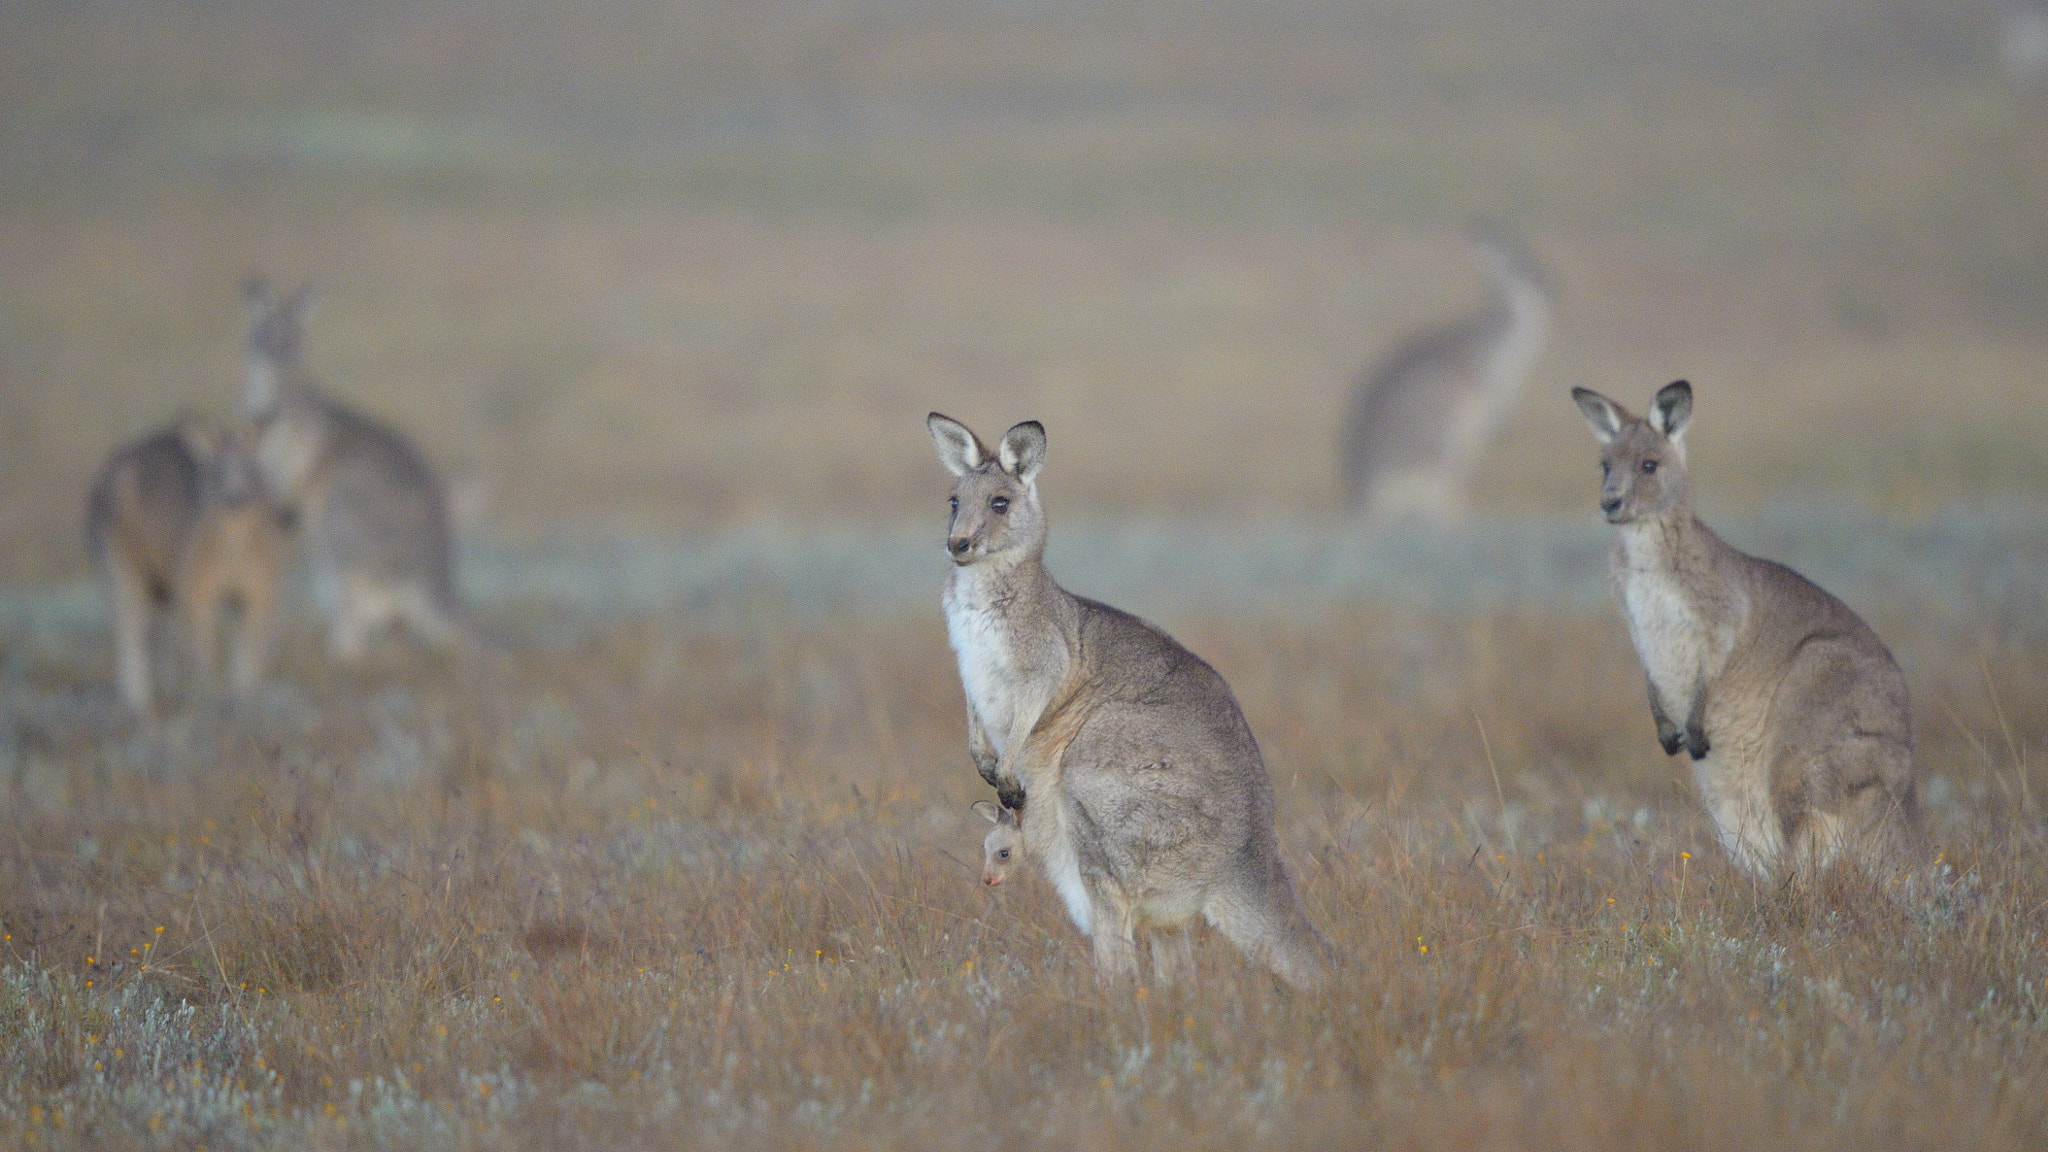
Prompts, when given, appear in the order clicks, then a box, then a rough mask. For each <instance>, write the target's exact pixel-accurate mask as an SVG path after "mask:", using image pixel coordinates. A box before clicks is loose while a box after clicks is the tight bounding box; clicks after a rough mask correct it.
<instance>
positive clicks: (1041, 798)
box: [927, 412, 1329, 987]
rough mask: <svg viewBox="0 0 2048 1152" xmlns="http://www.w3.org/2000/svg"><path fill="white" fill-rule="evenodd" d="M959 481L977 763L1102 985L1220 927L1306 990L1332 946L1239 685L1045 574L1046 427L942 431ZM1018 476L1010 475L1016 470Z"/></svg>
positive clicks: (967, 670)
mask: <svg viewBox="0 0 2048 1152" xmlns="http://www.w3.org/2000/svg"><path fill="white" fill-rule="evenodd" d="M927 423H928V425H929V426H930V428H931V431H932V437H933V440H934V442H935V443H936V444H937V446H938V450H939V457H940V459H941V460H942V461H943V462H944V463H945V464H946V466H947V468H948V469H949V470H950V471H952V472H953V473H954V475H955V477H956V480H955V482H954V485H953V491H952V500H953V501H954V512H953V516H952V523H951V527H950V529H949V533H948V539H947V552H948V555H949V556H951V558H952V559H953V562H954V568H953V571H952V573H951V576H950V578H949V579H948V581H947V584H946V591H945V596H944V598H943V603H944V607H945V611H946V621H947V630H948V632H949V634H950V636H951V639H952V641H953V647H954V650H955V651H956V652H957V653H958V655H959V659H960V673H961V681H962V685H963V687H964V689H965V691H966V695H967V701H968V705H967V707H968V715H967V727H968V751H969V754H970V755H971V756H972V758H973V760H974V763H975V767H976V768H977V769H978V770H979V771H980V773H981V775H982V778H983V779H985V780H987V781H988V782H989V783H991V784H993V785H994V786H995V787H996V789H997V791H998V794H999V795H1000V796H1001V797H1002V799H1003V806H1004V807H1005V808H1011V809H1017V810H1018V811H1019V818H1020V822H1021V825H1022V827H1021V833H1022V839H1023V843H1024V844H1025V846H1026V848H1027V849H1028V850H1029V852H1030V854H1031V856H1032V857H1033V858H1034V859H1036V860H1037V861H1038V862H1039V865H1040V867H1041V868H1043V869H1044V870H1045V872H1046V875H1047V877H1048V878H1049V879H1051V880H1052V882H1053V886H1054V887H1055V888H1056V889H1057V890H1058V891H1059V893H1060V896H1061V898H1062V900H1063V901H1065V903H1066V905H1067V910H1068V913H1069V915H1071V916H1072V917H1073V919H1074V921H1075V923H1076V924H1077V925H1079V926H1080V928H1081V929H1082V931H1084V932H1087V933H1088V934H1089V935H1090V936H1091V937H1092V938H1093V941H1094V950H1095V962H1096V968H1097V971H1098V972H1099V973H1100V974H1101V975H1103V976H1104V977H1105V978H1110V979H1120V978H1129V977H1134V976H1136V974H1137V964H1138V962H1137V946H1136V932H1137V930H1138V929H1139V928H1140V927H1146V928H1148V929H1151V930H1152V934H1153V938H1152V957H1153V967H1154V970H1155V973H1156V974H1157V975H1158V976H1159V977H1160V978H1161V979H1166V980H1171V979H1174V978H1176V977H1179V976H1182V975H1185V974H1187V973H1188V971H1189V964H1190V963H1191V957H1192V953H1191V952H1190V951H1189V946H1188V944H1187V940H1186V934H1185V927H1186V925H1187V924H1188V923H1189V922H1190V921H1192V920H1193V919H1195V918H1196V917H1198V916H1199V917H1202V918H1204V919H1206V920H1207V921H1208V922H1209V923H1210V924H1212V925H1214V926H1215V927H1216V928H1217V929H1218V930H1220V931H1221V932H1222V933H1223V934H1224V935H1225V936H1226V937H1228V938H1229V939H1230V940H1231V942H1232V943H1234V944H1236V945H1237V946H1238V948H1239V949H1241V950H1242V951H1243V952H1244V953H1245V954H1246V955H1248V956H1250V957H1252V958H1253V959H1256V960H1258V961H1260V962H1262V963H1265V964H1267V965H1269V966H1270V967H1271V968H1272V969H1273V970H1274V971H1275V972H1276V973H1277V974H1279V975H1280V976H1281V977H1282V978H1283V979H1285V980H1287V981H1288V982H1289V983H1290V984H1294V985H1296V986H1302V987H1307V986H1312V985H1314V984H1316V983H1318V982H1320V981H1321V979H1322V978H1323V975H1324V973H1325V971H1326V970H1327V967H1328V959H1329V958H1328V952H1329V945H1328V944H1327V942H1325V941H1324V940H1323V938H1322V935H1321V934H1320V933H1319V932H1317V931H1316V929H1315V926H1314V925H1313V924H1311V923H1310V921H1309V919H1308V915H1307V913H1306V912H1305V911H1304V910H1303V909H1302V907H1301V901H1300V899H1299V898H1298V897H1297V896H1296V894H1295V891H1294V886H1293V884H1292V883H1291V882H1290V881H1289V879H1288V877H1287V873H1286V869H1285V868H1284V867H1283V866H1282V864H1281V862H1280V853H1279V845H1278V843H1277V839H1276V837H1275V835H1274V831H1273V788H1272V783H1271V781H1270V780H1268V778H1267V775H1266V767H1265V762H1264V761H1263V760H1262V759H1261V758H1260V755H1259V747H1258V743H1257V741H1255V740H1254V739H1253V738H1252V732H1251V728H1250V727H1249V726H1248V725H1247V724H1246V723H1245V720H1244V715H1243V713H1242V712H1241V711H1240V710H1239V709H1238V706H1237V700H1236V698H1235V697H1233V696H1232V695H1231V692H1230V688H1229V686H1228V685H1227V684H1225V683H1224V682H1223V678H1222V677H1221V676H1218V675H1217V674H1216V672H1215V670H1214V669H1212V668H1210V667H1209V665H1207V664H1206V663H1204V662H1203V661H1202V660H1201V658H1199V657H1197V656H1196V655H1194V654H1193V653H1192V652H1189V651H1188V650H1187V649H1186V648H1183V647H1181V646H1180V645H1179V644H1177V643H1175V642H1174V640H1173V638H1172V637H1170V636H1168V635H1166V633H1164V632H1162V631H1160V630H1159V629H1158V628H1155V627H1153V626H1152V625H1151V624H1148V623H1146V622H1145V621H1143V620H1140V619H1138V618H1137V617H1135V616H1131V615H1129V614H1128V613H1125V612H1120V611H1118V610H1117V609H1115V608H1111V607H1109V606H1108V605H1106V604H1099V603H1096V602H1095V601H1093V600H1088V599H1085V598H1082V597H1079V596H1075V595H1073V594H1072V593H1069V592H1067V591H1066V590H1065V589H1063V588H1061V587H1060V586H1059V585H1058V584H1057V583H1056V582H1055V581H1054V580H1053V578H1052V575H1051V574H1050V573H1049V572H1047V571H1046V569H1045V564H1044V549H1045V538H1046V522H1045V516H1044V512H1043V509H1042V507H1041V505H1040V503H1039V498H1038V490H1037V485H1036V483H1035V481H1036V475H1037V471H1038V468H1039V465H1040V463H1041V462H1042V460H1043V458H1044V445H1045V436H1044V429H1043V428H1041V427H1039V426H1038V425H1037V424H1035V423H1026V424H1019V425H1017V426H1016V427H1014V428H1012V429H1011V430H1010V431H1009V433H1008V434H1006V435H1005V436H1004V438H1003V442H1002V448H1001V450H1000V453H991V452H989V451H988V449H987V448H986V447H984V446H983V445H982V444H981V442H980V440H979V439H977V438H976V437H975V436H974V434H973V433H972V432H970V431H968V430H967V428H966V427H965V426H964V425H962V424H960V423H959V422H957V421H954V420H951V419H949V418H947V417H945V416H941V415H939V414H938V413H936V412H935V413H933V414H932V415H931V416H930V417H929V418H928V421H927ZM1006 463H1007V465H1008V466H1007V467H1006V466H1005V465H1006Z"/></svg>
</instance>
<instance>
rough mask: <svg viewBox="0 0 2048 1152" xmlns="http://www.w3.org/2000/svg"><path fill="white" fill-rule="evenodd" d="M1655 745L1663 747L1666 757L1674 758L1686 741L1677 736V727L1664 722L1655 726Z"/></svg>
mask: <svg viewBox="0 0 2048 1152" xmlns="http://www.w3.org/2000/svg"><path fill="white" fill-rule="evenodd" d="M1657 743H1659V744H1662V745H1663V746H1664V754H1665V755H1666V756H1676V755H1678V750H1679V749H1680V748H1683V747H1685V743H1686V741H1685V737H1683V736H1681V735H1679V734H1678V728H1677V726H1676V725H1674V724H1672V723H1670V722H1669V721H1666V722H1664V723H1661V724H1659V725H1657Z"/></svg>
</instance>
